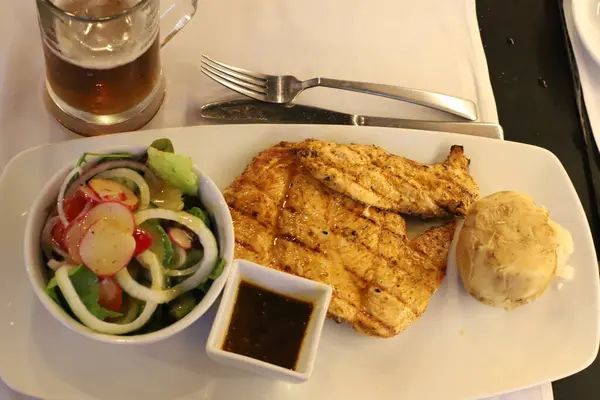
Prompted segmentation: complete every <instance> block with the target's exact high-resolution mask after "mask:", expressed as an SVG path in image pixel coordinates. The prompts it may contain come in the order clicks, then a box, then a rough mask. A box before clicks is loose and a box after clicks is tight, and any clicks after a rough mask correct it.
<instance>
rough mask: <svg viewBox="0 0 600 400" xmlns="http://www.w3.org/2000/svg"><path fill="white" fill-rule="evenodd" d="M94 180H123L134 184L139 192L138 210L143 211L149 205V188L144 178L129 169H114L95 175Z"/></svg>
mask: <svg viewBox="0 0 600 400" xmlns="http://www.w3.org/2000/svg"><path fill="white" fill-rule="evenodd" d="M96 178H105V179H110V178H125V179H129V180H130V181H132V182H133V183H135V184H136V185H137V187H138V189H139V191H140V204H139V205H138V210H145V209H146V208H148V205H149V204H150V187H149V186H148V183H147V182H146V180H144V178H143V177H142V176H141V175H140V174H138V173H137V172H135V171H134V170H132V169H129V168H116V169H111V170H108V171H104V172H102V173H99V174H98V175H96Z"/></svg>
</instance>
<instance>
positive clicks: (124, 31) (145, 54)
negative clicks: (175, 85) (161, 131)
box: [36, 0, 197, 136]
mask: <svg viewBox="0 0 600 400" xmlns="http://www.w3.org/2000/svg"><path fill="white" fill-rule="evenodd" d="M36 1H37V9H38V20H39V26H40V31H41V35H42V45H43V48H44V59H45V62H46V103H47V105H48V108H49V110H50V112H51V113H52V115H54V116H55V117H56V119H57V120H58V121H59V122H60V123H62V124H63V125H65V126H66V127H67V128H69V129H71V130H73V131H75V132H77V133H80V134H82V135H86V136H87V135H99V134H105V133H114V132H122V131H129V130H135V129H139V128H140V127H142V126H143V125H145V124H146V123H147V122H148V121H150V119H152V117H153V116H154V115H155V114H156V112H157V111H158V110H159V108H160V106H161V104H162V101H163V98H164V95H165V81H164V78H163V76H162V69H161V63H160V48H161V47H162V46H164V45H165V44H166V43H167V42H168V41H169V40H170V39H171V38H172V37H173V36H174V35H175V34H176V33H177V32H179V31H180V30H181V29H182V28H183V27H184V26H185V25H186V24H187V23H188V22H189V21H190V19H191V18H192V17H193V15H194V14H195V12H196V8H197V0H185V1H184V0H180V1H178V2H176V3H174V4H172V5H170V7H165V8H166V9H167V11H166V12H164V13H163V14H162V15H161V14H160V5H161V4H160V0H36Z"/></svg>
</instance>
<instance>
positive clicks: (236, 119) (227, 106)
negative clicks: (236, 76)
mask: <svg viewBox="0 0 600 400" xmlns="http://www.w3.org/2000/svg"><path fill="white" fill-rule="evenodd" d="M200 116H201V117H202V118H206V119H212V120H214V119H218V120H227V122H228V123H243V124H266V123H269V124H274V123H276V124H321V125H354V126H379V127H386V128H405V129H417V130H426V131H438V132H452V133H461V134H465V135H473V136H482V137H488V138H494V139H503V138H504V132H503V130H502V127H501V126H500V125H498V124H491V123H483V122H454V121H419V120H410V119H401V118H386V117H373V116H367V115H354V114H346V113H343V112H339V111H332V110H327V109H324V108H318V107H312V106H305V105H302V104H273V103H264V102H261V101H256V100H229V101H219V102H215V103H209V104H205V105H203V106H202V107H201V108H200Z"/></svg>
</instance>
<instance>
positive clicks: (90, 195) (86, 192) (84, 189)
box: [79, 186, 101, 203]
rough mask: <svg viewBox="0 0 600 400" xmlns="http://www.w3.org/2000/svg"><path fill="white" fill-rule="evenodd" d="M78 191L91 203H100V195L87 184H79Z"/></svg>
mask: <svg viewBox="0 0 600 400" xmlns="http://www.w3.org/2000/svg"><path fill="white" fill-rule="evenodd" d="M79 191H80V192H81V194H82V195H83V197H84V198H85V199H86V200H87V201H90V202H92V203H100V201H101V200H100V197H98V195H97V194H96V192H94V191H93V190H92V188H90V187H89V186H81V187H80V188H79Z"/></svg>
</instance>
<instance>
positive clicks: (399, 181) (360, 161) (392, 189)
mask: <svg viewBox="0 0 600 400" xmlns="http://www.w3.org/2000/svg"><path fill="white" fill-rule="evenodd" d="M297 155H298V157H299V158H300V159H301V162H302V165H303V166H304V167H305V168H306V169H307V170H308V171H310V173H311V174H312V176H314V177H315V178H317V179H318V180H319V181H321V182H323V183H324V184H325V185H327V186H328V187H330V188H331V189H333V190H335V191H337V192H340V193H343V194H345V195H347V196H349V197H351V198H353V199H354V200H357V201H359V202H361V203H363V204H367V205H371V206H374V207H378V208H381V209H384V210H393V211H397V212H399V213H402V214H411V215H415V216H419V217H422V218H430V217H444V216H448V215H464V214H465V213H466V211H467V210H468V208H469V207H470V205H471V204H472V203H473V202H474V201H475V200H477V198H478V197H479V188H478V186H477V184H476V183H475V180H474V179H473V178H472V177H471V175H469V160H468V159H467V158H466V157H465V155H464V151H463V148H462V147H461V146H452V148H451V149H450V154H449V155H448V158H447V159H446V161H444V162H443V163H441V164H434V165H423V164H420V163H418V162H416V161H412V160H408V159H406V158H403V157H400V156H396V155H393V154H390V153H388V152H386V151H384V150H383V149H381V148H379V147H376V146H366V145H359V144H351V145H344V144H337V143H329V142H322V141H318V140H312V139H309V140H306V141H304V142H302V143H299V144H298V146H297Z"/></svg>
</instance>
